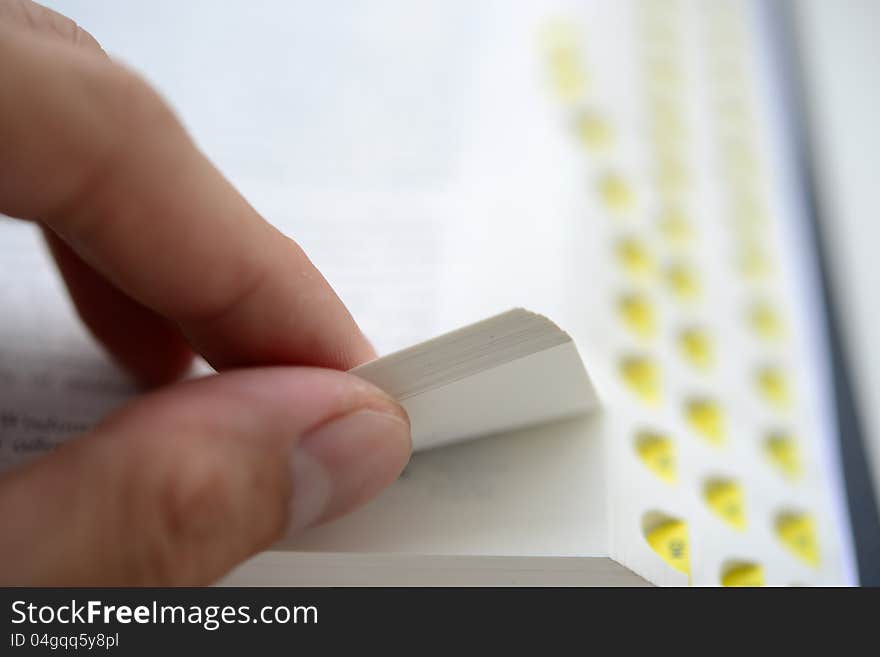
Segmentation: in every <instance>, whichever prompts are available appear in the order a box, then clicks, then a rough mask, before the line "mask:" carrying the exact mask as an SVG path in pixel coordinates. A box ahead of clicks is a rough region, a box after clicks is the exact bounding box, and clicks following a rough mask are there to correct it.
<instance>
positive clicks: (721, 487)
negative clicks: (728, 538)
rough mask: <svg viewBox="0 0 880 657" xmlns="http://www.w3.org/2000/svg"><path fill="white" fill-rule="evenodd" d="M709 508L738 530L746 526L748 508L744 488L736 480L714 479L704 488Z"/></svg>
mask: <svg viewBox="0 0 880 657" xmlns="http://www.w3.org/2000/svg"><path fill="white" fill-rule="evenodd" d="M703 497H704V498H705V500H706V504H708V505H709V508H710V509H712V511H713V512H714V513H715V515H717V516H718V517H719V518H721V519H722V520H723V521H724V522H726V523H727V524H728V525H730V526H731V527H733V528H734V529H737V530H743V529H745V528H746V510H745V502H744V500H743V492H742V488H741V487H740V485H739V484H738V483H736V482H735V481H730V480H728V479H713V480H712V481H710V482H708V483H707V484H706V486H705V488H704V489H703Z"/></svg>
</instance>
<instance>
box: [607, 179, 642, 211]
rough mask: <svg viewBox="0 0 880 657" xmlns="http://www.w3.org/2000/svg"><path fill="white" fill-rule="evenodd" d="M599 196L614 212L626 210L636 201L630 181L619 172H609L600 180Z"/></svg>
mask: <svg viewBox="0 0 880 657" xmlns="http://www.w3.org/2000/svg"><path fill="white" fill-rule="evenodd" d="M599 196H600V197H601V199H602V202H603V203H604V204H605V207H607V208H608V209H609V210H611V211H612V212H625V211H627V210H629V209H630V208H631V207H632V205H633V203H634V202H635V195H634V194H633V191H632V189H631V188H630V186H629V183H627V182H626V180H624V178H623V177H622V176H620V175H618V174H614V173H609V174H606V175H604V176H603V177H602V178H601V179H600V180H599Z"/></svg>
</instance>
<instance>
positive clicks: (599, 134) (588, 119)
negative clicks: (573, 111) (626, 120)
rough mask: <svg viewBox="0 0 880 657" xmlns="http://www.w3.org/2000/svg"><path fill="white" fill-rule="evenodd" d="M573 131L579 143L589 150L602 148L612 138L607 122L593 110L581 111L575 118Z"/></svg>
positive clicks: (612, 134) (612, 133)
mask: <svg viewBox="0 0 880 657" xmlns="http://www.w3.org/2000/svg"><path fill="white" fill-rule="evenodd" d="M575 132H576V133H577V136H578V138H579V139H580V142H581V144H583V146H584V147H585V148H586V149H587V150H591V151H596V150H599V149H602V148H604V147H605V146H607V145H609V144H610V143H611V142H612V141H613V138H614V132H613V131H612V129H611V126H610V125H609V124H608V122H607V121H606V120H605V119H603V118H602V117H601V116H599V115H598V114H596V113H594V112H586V111H585V112H582V113H581V114H580V115H579V116H578V117H577V118H576V119H575Z"/></svg>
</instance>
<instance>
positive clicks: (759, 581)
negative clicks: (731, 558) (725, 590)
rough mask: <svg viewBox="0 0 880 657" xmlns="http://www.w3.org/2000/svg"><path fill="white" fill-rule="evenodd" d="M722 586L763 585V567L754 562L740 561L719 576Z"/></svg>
mask: <svg viewBox="0 0 880 657" xmlns="http://www.w3.org/2000/svg"><path fill="white" fill-rule="evenodd" d="M721 584H722V585H723V586H764V569H763V568H762V567H761V566H759V565H758V564H756V563H742V564H739V565H737V566H734V567H733V568H730V569H729V570H728V571H727V572H726V573H724V575H723V576H722V577H721Z"/></svg>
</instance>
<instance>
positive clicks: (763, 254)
mask: <svg viewBox="0 0 880 657" xmlns="http://www.w3.org/2000/svg"><path fill="white" fill-rule="evenodd" d="M739 267H740V271H742V273H743V275H745V276H746V277H748V278H750V279H753V280H755V279H761V278H764V277H766V276H767V275H769V274H770V272H771V271H772V270H773V263H772V261H771V259H770V256H769V255H768V254H767V251H766V250H765V249H764V248H763V247H761V246H759V245H758V244H756V243H755V242H754V241H749V242H748V243H746V244H744V245H743V246H742V249H741V252H740V256H739Z"/></svg>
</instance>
